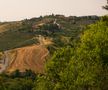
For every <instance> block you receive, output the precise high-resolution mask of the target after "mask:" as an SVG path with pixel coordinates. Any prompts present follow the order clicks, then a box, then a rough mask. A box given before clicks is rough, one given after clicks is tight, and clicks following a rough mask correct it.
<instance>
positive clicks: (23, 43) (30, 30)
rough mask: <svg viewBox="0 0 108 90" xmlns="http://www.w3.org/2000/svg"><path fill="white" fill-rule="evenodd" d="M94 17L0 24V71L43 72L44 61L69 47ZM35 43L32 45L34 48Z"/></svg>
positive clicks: (40, 19)
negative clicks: (59, 49) (63, 48)
mask: <svg viewBox="0 0 108 90" xmlns="http://www.w3.org/2000/svg"><path fill="white" fill-rule="evenodd" d="M98 20H99V17H97V16H84V17H76V16H70V17H65V16H63V15H49V16H44V17H39V18H32V19H25V20H22V21H15V22H3V23H0V51H1V53H2V54H3V55H1V56H0V58H1V60H0V68H1V69H0V72H3V71H7V72H13V71H15V70H17V69H18V70H20V72H24V71H25V70H26V69H28V70H29V69H30V70H32V71H34V72H36V73H43V72H44V63H45V60H46V59H45V58H46V56H47V55H48V54H50V55H52V54H53V53H54V51H55V50H57V49H58V48H61V47H64V46H66V45H71V44H72V42H73V41H74V40H76V39H78V38H79V37H80V34H81V33H83V31H82V30H83V29H84V28H85V27H86V26H87V25H89V24H92V23H95V22H96V21H98ZM34 44H35V45H34Z"/></svg>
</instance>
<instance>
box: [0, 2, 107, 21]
mask: <svg viewBox="0 0 108 90" xmlns="http://www.w3.org/2000/svg"><path fill="white" fill-rule="evenodd" d="M105 4H106V0H0V20H1V21H9V20H21V19H25V18H32V17H37V16H40V15H48V14H52V13H54V14H64V15H66V16H70V15H77V16H82V15H105V14H107V13H108V12H107V11H105V10H103V9H102V8H101V7H102V6H103V5H105Z"/></svg>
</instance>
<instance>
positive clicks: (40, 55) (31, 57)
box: [6, 45, 49, 73]
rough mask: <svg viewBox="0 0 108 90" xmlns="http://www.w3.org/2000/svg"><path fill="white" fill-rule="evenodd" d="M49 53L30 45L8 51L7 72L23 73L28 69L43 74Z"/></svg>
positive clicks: (37, 46)
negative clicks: (17, 71) (16, 71)
mask: <svg viewBox="0 0 108 90" xmlns="http://www.w3.org/2000/svg"><path fill="white" fill-rule="evenodd" d="M48 54H49V51H48V50H47V49H46V48H45V47H44V46H42V45H32V46H28V47H23V48H18V49H14V50H10V51H8V54H7V55H6V58H7V59H9V65H8V67H7V70H6V71H7V72H13V71H15V70H17V69H18V70H19V71H20V72H24V71H25V70H26V69H30V70H32V71H34V72H36V73H44V64H45V61H46V57H47V56H48Z"/></svg>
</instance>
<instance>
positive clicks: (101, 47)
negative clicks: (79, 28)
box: [46, 20, 108, 90]
mask: <svg viewBox="0 0 108 90" xmlns="http://www.w3.org/2000/svg"><path fill="white" fill-rule="evenodd" d="M107 22H108V21H107V20H106V21H105V20H104V21H103V20H101V21H99V22H97V23H96V24H92V25H90V26H89V27H88V28H87V29H86V30H85V32H84V34H83V35H82V36H81V39H80V42H79V44H78V46H76V48H75V49H73V48H62V49H61V50H59V51H57V52H56V53H55V54H54V56H53V57H52V59H51V60H50V61H49V63H48V65H47V74H46V75H47V80H49V81H50V84H52V85H51V86H53V87H52V88H53V90H107V89H108V86H107V83H108V76H107V75H108V25H107Z"/></svg>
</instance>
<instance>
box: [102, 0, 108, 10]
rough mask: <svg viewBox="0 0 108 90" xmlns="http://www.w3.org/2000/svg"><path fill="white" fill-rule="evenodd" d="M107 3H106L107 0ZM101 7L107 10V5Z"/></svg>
mask: <svg viewBox="0 0 108 90" xmlns="http://www.w3.org/2000/svg"><path fill="white" fill-rule="evenodd" d="M107 4H108V0H107ZM103 8H104V9H106V10H108V5H105V6H103Z"/></svg>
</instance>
